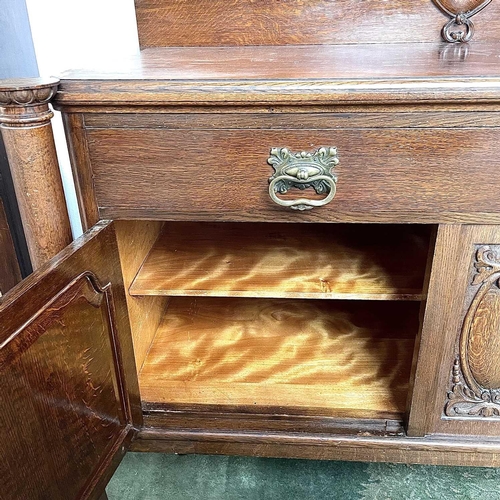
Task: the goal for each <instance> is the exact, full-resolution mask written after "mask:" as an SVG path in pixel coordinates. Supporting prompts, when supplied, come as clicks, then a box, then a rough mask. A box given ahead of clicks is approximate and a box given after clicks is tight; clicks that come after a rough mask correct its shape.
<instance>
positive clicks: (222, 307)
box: [139, 297, 418, 418]
mask: <svg viewBox="0 0 500 500" xmlns="http://www.w3.org/2000/svg"><path fill="white" fill-rule="evenodd" d="M417 321H418V304H415V303H411V302H407V303H403V302H401V303H394V302H385V303H384V302H379V303H370V302H366V303H365V302H360V303H354V302H340V303H337V302H334V301H307V300H276V299H275V300H265V299H238V298H231V299H217V298H184V297H174V298H172V299H171V300H170V303H169V307H168V309H167V313H166V315H165V318H164V320H163V321H162V323H161V325H160V327H159V328H158V332H157V334H156V336H155V339H154V342H153V344H152V345H151V349H150V350H149V353H148V355H147V358H146V361H145V363H144V366H143V368H142V370H141V372H140V375H139V382H140V387H141V394H142V399H143V401H144V402H151V403H162V402H163V403H200V404H219V405H256V406H261V407H265V406H273V407H274V406H282V407H286V406H290V407H305V408H309V409H310V408H315V407H317V408H323V409H328V410H330V412H331V413H332V414H335V412H336V411H337V412H340V413H341V414H342V415H344V416H348V415H349V414H350V415H351V416H355V417H358V416H360V415H362V416H363V417H365V418H370V417H372V418H373V416H377V417H378V416H380V415H381V414H382V415H386V416H387V415H393V416H394V415H400V414H401V413H402V412H404V410H405V403H406V395H407V388H408V375H409V370H410V364H411V355H412V349H413V342H414V337H415V334H416V330H417V328H418V324H417Z"/></svg>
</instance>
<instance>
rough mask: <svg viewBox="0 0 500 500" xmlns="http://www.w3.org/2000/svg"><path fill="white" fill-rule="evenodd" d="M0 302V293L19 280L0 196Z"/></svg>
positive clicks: (14, 252)
mask: <svg viewBox="0 0 500 500" xmlns="http://www.w3.org/2000/svg"><path fill="white" fill-rule="evenodd" d="M0 256H1V258H0V302H1V301H2V295H4V294H5V293H6V292H7V291H8V290H10V289H11V288H12V287H13V286H14V285H16V284H17V283H19V282H20V281H21V271H20V269H19V263H18V261H17V256H16V251H15V248H14V243H13V241H12V234H11V232H10V228H9V225H8V223H7V217H6V214H5V210H4V206H3V202H2V199H1V198H0Z"/></svg>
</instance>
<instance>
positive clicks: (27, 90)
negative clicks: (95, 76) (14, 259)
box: [0, 78, 72, 269]
mask: <svg viewBox="0 0 500 500" xmlns="http://www.w3.org/2000/svg"><path fill="white" fill-rule="evenodd" d="M58 83H59V80H57V79H55V78H49V79H40V78H27V79H18V80H17V79H14V80H2V81H0V130H1V133H2V137H3V141H4V143H5V151H6V152H7V157H8V160H9V166H10V171H11V174H12V182H13V185H14V189H15V193H16V199H17V204H18V206H19V213H20V215H21V220H22V223H23V231H24V234H25V237H26V243H27V245H28V252H29V255H30V260H31V264H32V267H33V269H36V268H37V267H39V266H41V265H42V264H44V263H45V262H46V261H47V260H49V259H50V258H52V257H54V255H56V254H57V253H58V252H60V251H61V250H63V248H65V247H66V245H68V244H69V243H70V242H71V240H72V235H71V227H70V223H69V218H68V213H67V209H66V201H65V198H64V191H63V186H62V182H61V174H60V172H59V163H58V161H57V154H56V148H55V144H54V137H53V133H52V125H51V123H50V119H51V118H52V116H53V113H52V111H51V110H50V109H49V104H48V103H49V101H50V100H51V99H52V97H53V96H54V95H55V93H56V91H57V86H58Z"/></svg>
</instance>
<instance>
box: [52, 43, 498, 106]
mask: <svg viewBox="0 0 500 500" xmlns="http://www.w3.org/2000/svg"><path fill="white" fill-rule="evenodd" d="M461 50H462V52H460V49H459V48H457V47H456V46H454V45H450V44H395V45H362V44H361V45H320V46H283V47H268V46H267V47H266V46H262V47H202V48H200V47H163V48H154V49H146V50H144V51H142V52H141V53H140V54H137V55H134V56H131V57H130V58H125V59H123V60H122V61H116V60H115V61H109V62H108V61H107V62H106V64H105V65H102V66H101V67H100V68H97V69H94V70H88V71H86V70H75V71H72V72H67V73H66V74H65V75H64V78H63V80H62V81H61V85H60V89H59V92H58V94H57V96H56V104H57V106H58V107H60V108H62V107H66V106H76V105H82V106H86V107H87V108H88V107H89V104H90V105H91V106H96V105H107V106H113V105H121V106H123V105H128V106H137V105H139V104H143V105H174V104H176V105H180V104H191V105H194V106H200V105H202V104H215V103H217V104H220V105H223V106H228V105H232V104H246V105H250V104H251V105H256V104H263V103H265V104H268V105H274V106H276V105H280V104H281V105H284V104H301V105H311V104H323V105H332V104H337V105H339V104H364V105H367V104H372V103H391V104H402V103H407V104H409V103H416V104H418V105H423V104H425V103H429V102H437V103H449V104H455V105H456V104H457V103H458V102H460V103H475V104H476V105H477V104H478V103H481V102H491V103H494V102H498V95H499V89H500V61H499V59H498V57H497V54H498V43H484V44H483V43H472V44H470V45H467V47H465V48H464V47H462V49H461ZM464 50H466V51H467V53H466V54H465V53H464V52H463V51H464ZM294 61H296V62H294ZM408 61H411V64H408ZM291 62H292V63H291Z"/></svg>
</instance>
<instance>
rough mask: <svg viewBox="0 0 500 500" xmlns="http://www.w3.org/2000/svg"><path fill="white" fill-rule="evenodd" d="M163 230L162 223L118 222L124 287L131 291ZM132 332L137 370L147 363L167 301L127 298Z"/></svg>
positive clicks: (154, 298)
mask: <svg viewBox="0 0 500 500" xmlns="http://www.w3.org/2000/svg"><path fill="white" fill-rule="evenodd" d="M161 228H162V223H161V222H159V221H116V222H115V230H116V239H117V241H118V249H119V252H120V262H121V268H122V275H123V284H124V286H125V288H126V289H128V288H129V287H130V284H131V283H132V280H133V279H134V277H135V275H136V273H137V269H139V267H140V266H141V264H142V262H143V260H144V259H145V257H146V255H147V254H148V252H149V251H150V250H151V247H152V246H153V244H154V243H155V241H156V239H157V238H158V236H159V234H160V232H161ZM126 298H127V307H128V315H129V320H130V329H131V331H132V339H133V342H134V355H135V363H136V365H137V369H138V370H139V369H140V368H141V366H142V364H143V363H144V359H145V358H146V353H147V352H148V350H149V347H150V345H151V341H152V340H153V337H154V335H155V333H156V329H157V328H158V325H159V323H160V320H161V318H162V316H163V313H164V312H165V308H166V305H167V301H168V299H167V298H166V297H159V296H156V297H132V296H131V295H130V294H128V293H127V294H126Z"/></svg>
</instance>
